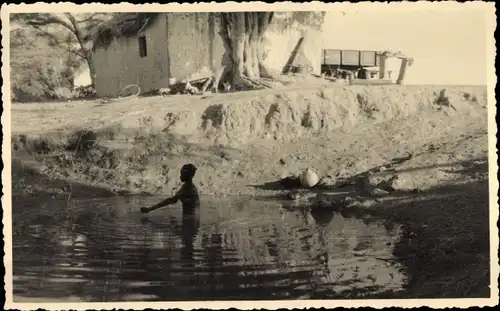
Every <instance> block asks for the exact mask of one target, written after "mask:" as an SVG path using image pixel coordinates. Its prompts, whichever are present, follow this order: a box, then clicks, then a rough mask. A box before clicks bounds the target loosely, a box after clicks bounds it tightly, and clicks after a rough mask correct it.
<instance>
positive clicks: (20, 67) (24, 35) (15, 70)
mask: <svg viewBox="0 0 500 311" xmlns="http://www.w3.org/2000/svg"><path fill="white" fill-rule="evenodd" d="M10 38H11V42H10V54H11V60H10V62H11V77H10V81H11V96H12V98H11V99H12V100H13V101H20V102H27V101H40V100H45V99H58V98H61V97H67V96H69V95H70V92H71V88H72V85H73V72H74V70H75V68H77V67H78V63H76V62H75V60H74V58H71V57H68V53H67V51H66V52H65V51H64V49H63V48H62V47H58V46H57V44H54V41H55V40H54V39H55V38H49V37H46V36H44V35H41V34H40V33H39V32H37V31H36V30H35V29H32V28H13V29H12V30H11V35H10Z"/></svg>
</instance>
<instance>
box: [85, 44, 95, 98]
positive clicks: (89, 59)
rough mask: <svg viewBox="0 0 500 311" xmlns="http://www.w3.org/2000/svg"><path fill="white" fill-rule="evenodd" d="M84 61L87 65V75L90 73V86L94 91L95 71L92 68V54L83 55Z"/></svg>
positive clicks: (93, 67)
mask: <svg viewBox="0 0 500 311" xmlns="http://www.w3.org/2000/svg"><path fill="white" fill-rule="evenodd" d="M85 61H86V62H87V65H88V66H89V73H90V84H91V85H92V89H94V90H95V86H96V81H95V79H96V70H95V66H94V59H93V57H92V54H90V53H87V54H86V55H85Z"/></svg>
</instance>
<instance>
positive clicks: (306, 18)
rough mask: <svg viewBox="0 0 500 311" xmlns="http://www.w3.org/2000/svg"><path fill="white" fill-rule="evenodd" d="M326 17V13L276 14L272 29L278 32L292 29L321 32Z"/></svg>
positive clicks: (294, 12) (296, 12)
mask: <svg viewBox="0 0 500 311" xmlns="http://www.w3.org/2000/svg"><path fill="white" fill-rule="evenodd" d="M325 15H326V12H325V11H293V12H275V13H274V21H273V23H272V24H271V27H272V29H273V30H277V31H284V30H286V29H290V28H296V29H307V28H309V29H313V30H321V29H322V27H323V23H324V20H325Z"/></svg>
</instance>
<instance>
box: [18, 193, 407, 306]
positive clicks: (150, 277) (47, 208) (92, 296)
mask: <svg viewBox="0 0 500 311" xmlns="http://www.w3.org/2000/svg"><path fill="white" fill-rule="evenodd" d="M159 199H160V198H150V197H149V198H148V197H113V198H101V199H92V200H70V201H65V200H56V199H54V200H51V201H49V202H44V203H40V202H37V201H36V199H35V200H34V201H33V202H34V203H32V204H27V203H26V204H24V206H20V205H19V204H18V205H16V204H15V203H14V205H13V207H14V208H13V272H14V275H13V286H14V300H15V301H16V302H21V301H27V300H30V299H38V301H43V302H51V301H86V302H109V301H179V300H191V301H195V300H250V299H259V300H266V299H336V298H362V297H363V295H366V294H376V293H380V292H383V291H387V290H392V291H398V290H401V289H402V288H403V287H404V285H405V282H406V280H407V277H406V276H405V270H404V267H402V266H401V265H399V264H398V263H397V259H396V258H394V256H393V248H394V245H395V244H396V243H397V241H398V239H399V236H400V229H399V227H398V226H397V225H394V224H391V223H388V222H384V221H383V220H377V219H371V218H369V217H364V218H363V219H360V218H356V217H349V216H345V215H344V216H343V215H341V214H337V213H333V212H321V213H319V212H314V211H313V212H311V211H309V210H307V209H295V210H287V209H283V208H281V203H280V202H276V201H274V202H273V201H264V200H256V199H248V198H241V197H240V198H217V199H215V198H210V197H204V198H202V203H201V204H202V207H201V209H200V212H199V213H198V214H197V215H194V216H191V217H183V216H182V210H181V206H180V205H174V206H171V207H166V208H163V209H160V210H157V211H154V212H152V213H150V214H148V215H146V216H145V215H143V214H141V213H140V212H139V211H138V209H139V207H140V206H144V205H150V204H153V203H156V202H157V201H158V200H159Z"/></svg>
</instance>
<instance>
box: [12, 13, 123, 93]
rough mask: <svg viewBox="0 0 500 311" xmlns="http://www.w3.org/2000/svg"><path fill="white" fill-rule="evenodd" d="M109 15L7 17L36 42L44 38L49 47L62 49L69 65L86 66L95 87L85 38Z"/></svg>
mask: <svg viewBox="0 0 500 311" xmlns="http://www.w3.org/2000/svg"><path fill="white" fill-rule="evenodd" d="M112 16H113V13H99V12H97V13H79V14H72V13H18V14H11V22H12V23H17V24H19V25H22V26H28V27H30V28H33V29H34V30H35V31H36V33H37V37H38V38H37V39H39V38H42V37H44V38H46V39H47V40H48V42H49V44H50V45H51V46H54V47H64V48H65V49H66V50H67V51H68V52H69V53H71V54H72V55H73V57H74V59H73V60H71V61H70V63H72V65H73V62H75V63H79V64H86V65H87V66H88V67H89V71H90V75H91V81H92V85H95V68H94V61H93V54H92V46H93V42H92V37H91V36H90V35H89V34H91V33H93V32H94V31H95V29H96V28H97V27H98V26H99V25H101V24H102V23H103V22H105V21H107V20H108V19H109V18H111V17H112Z"/></svg>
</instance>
